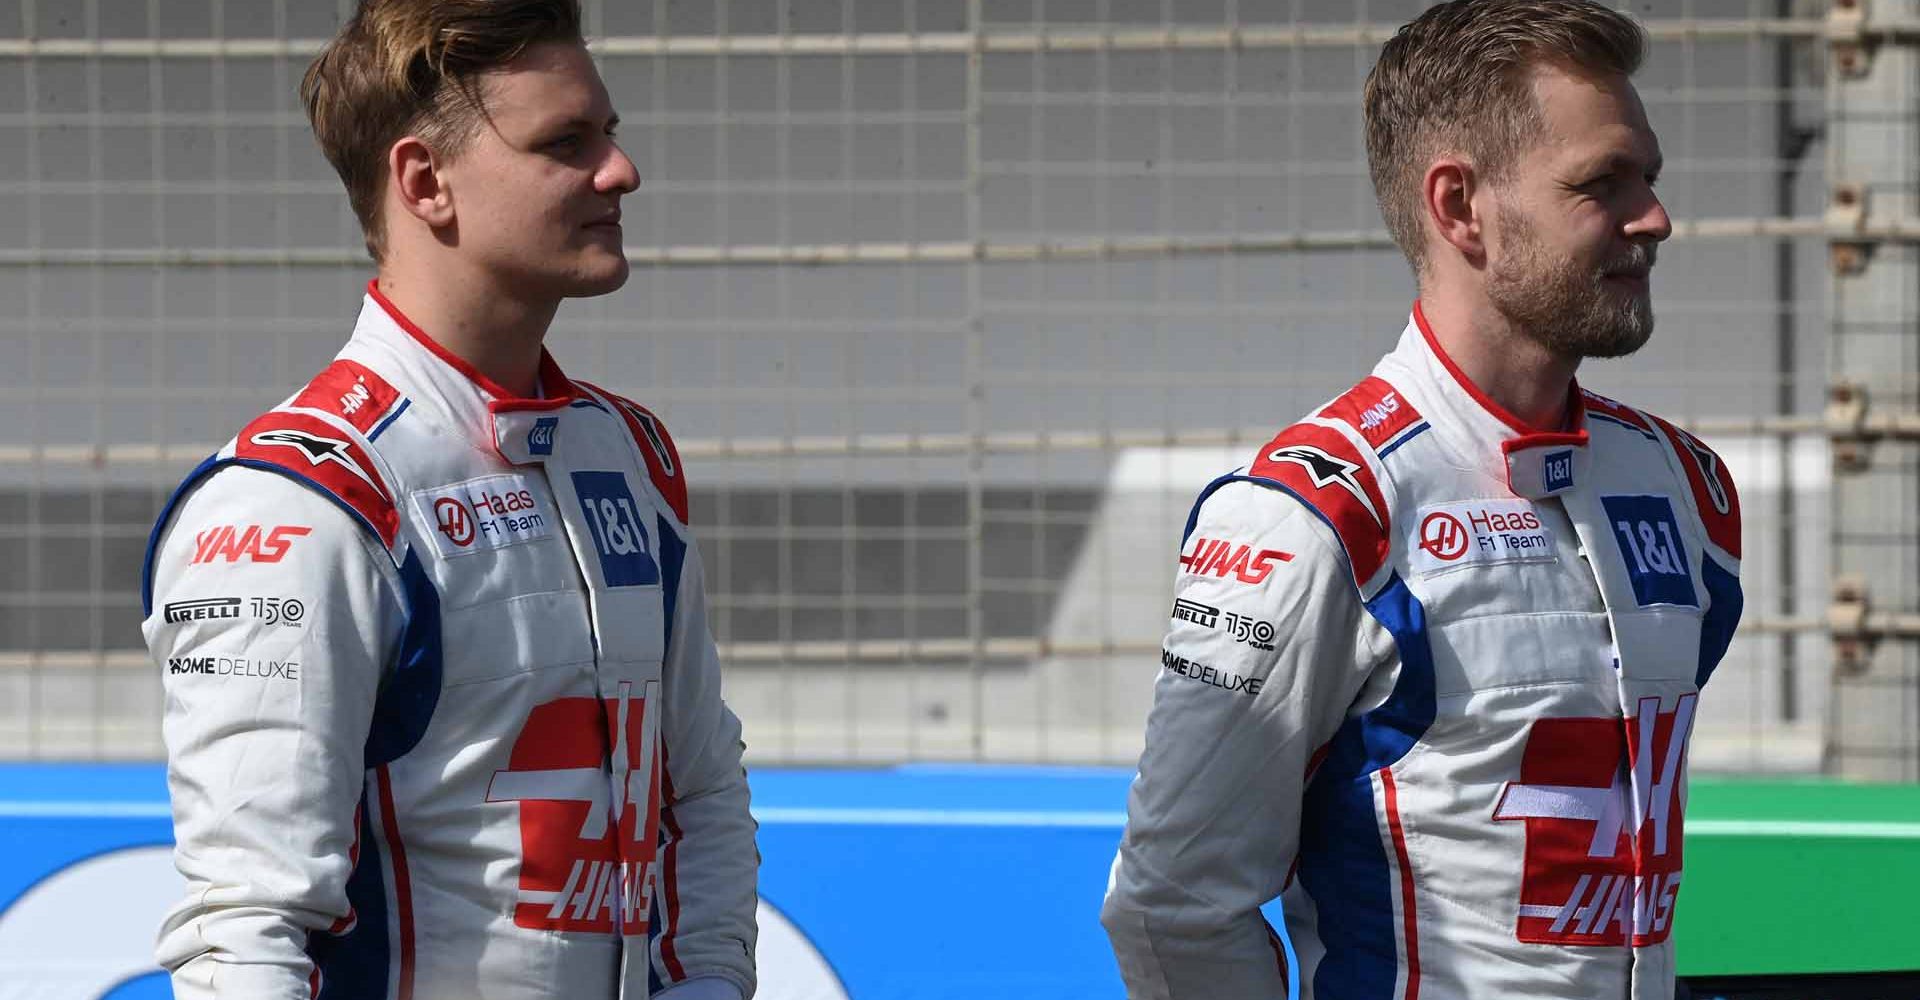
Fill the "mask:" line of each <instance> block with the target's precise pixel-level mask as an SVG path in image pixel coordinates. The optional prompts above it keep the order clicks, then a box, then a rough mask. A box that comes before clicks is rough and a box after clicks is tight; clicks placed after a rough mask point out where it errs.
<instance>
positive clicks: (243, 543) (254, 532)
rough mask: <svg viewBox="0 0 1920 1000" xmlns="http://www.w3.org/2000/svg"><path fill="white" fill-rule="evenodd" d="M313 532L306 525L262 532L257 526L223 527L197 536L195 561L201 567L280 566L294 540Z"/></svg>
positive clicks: (283, 526)
mask: <svg viewBox="0 0 1920 1000" xmlns="http://www.w3.org/2000/svg"><path fill="white" fill-rule="evenodd" d="M312 533H313V529H312V528H309V527H305V526H303V525H286V524H283V525H280V526H278V527H275V528H272V529H270V530H268V531H266V532H264V533H263V532H262V530H261V528H260V526H259V525H257V524H249V525H247V526H246V527H245V528H239V529H237V528H235V527H234V526H233V525H231V524H222V525H219V526H217V527H212V528H208V529H206V530H205V531H202V532H200V533H198V534H196V535H194V536H193V561H192V562H191V563H189V565H193V566H198V565H200V564H202V563H210V562H214V561H216V560H217V561H221V562H229V563H237V562H243V561H244V562H257V563H277V562H279V561H280V560H282V559H284V558H286V555H287V550H288V549H289V548H292V547H293V540H294V539H296V538H300V537H303V536H305V535H309V534H312Z"/></svg>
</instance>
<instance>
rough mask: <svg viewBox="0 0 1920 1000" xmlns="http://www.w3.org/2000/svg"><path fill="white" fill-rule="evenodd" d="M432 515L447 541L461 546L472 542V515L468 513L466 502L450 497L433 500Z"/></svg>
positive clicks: (463, 546)
mask: <svg viewBox="0 0 1920 1000" xmlns="http://www.w3.org/2000/svg"><path fill="white" fill-rule="evenodd" d="M433 516H434V520H435V521H437V522H439V523H438V525H437V526H438V527H439V529H440V533H441V534H443V535H445V536H447V541H449V542H452V543H453V544H455V545H458V546H460V547H461V548H466V547H467V546H469V545H472V544H473V515H472V514H471V513H468V511H467V505H466V504H463V503H461V502H460V501H458V500H455V499H454V498H452V497H441V498H440V499H438V500H435V501H434V502H433Z"/></svg>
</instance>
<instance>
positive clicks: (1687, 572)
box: [1600, 495, 1700, 608]
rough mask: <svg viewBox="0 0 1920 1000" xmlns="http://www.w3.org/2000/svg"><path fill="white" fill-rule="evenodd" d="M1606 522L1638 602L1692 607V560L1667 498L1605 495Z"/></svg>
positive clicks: (1696, 601) (1694, 603)
mask: <svg viewBox="0 0 1920 1000" xmlns="http://www.w3.org/2000/svg"><path fill="white" fill-rule="evenodd" d="M1600 503H1601V505H1602V506H1604V507H1605V508H1606V512H1607V522H1608V524H1609V525H1611V526H1612V528H1613V532H1614V535H1615V536H1616V537H1617V538H1618V539H1619V540H1620V557H1621V558H1622V559H1623V560H1625V562H1626V567H1627V576H1628V577H1629V578H1630V579H1631V580H1632V581H1633V596H1634V598H1635V599H1637V600H1638V601H1639V602H1640V605H1641V606H1642V607H1645V606H1646V605H1649V604H1677V605H1680V606H1682V607H1689V608H1697V607H1699V606H1700V599H1699V598H1698V597H1697V596H1696V595H1695V594H1694V591H1693V571H1692V564H1691V563H1690V562H1688V560H1687V548H1686V544H1685V543H1684V542H1683V541H1682V540H1681V538H1680V525H1679V522H1677V521H1675V520H1674V517H1673V501H1672V500H1670V499H1668V498H1667V497H1664V496H1646V495H1640V496H1605V497H1601V498H1600Z"/></svg>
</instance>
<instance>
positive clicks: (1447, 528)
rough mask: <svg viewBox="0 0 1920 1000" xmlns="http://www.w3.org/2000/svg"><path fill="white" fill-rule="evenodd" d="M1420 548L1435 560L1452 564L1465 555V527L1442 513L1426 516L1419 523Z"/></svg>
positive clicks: (1456, 519)
mask: <svg viewBox="0 0 1920 1000" xmlns="http://www.w3.org/2000/svg"><path fill="white" fill-rule="evenodd" d="M1420 547H1421V548H1422V549H1424V550H1426V551H1427V552H1428V553H1430V554H1431V555H1432V556H1433V557H1434V558H1435V559H1444V560H1446V561H1447V562H1452V561H1454V560H1455V559H1458V558H1460V557H1461V556H1463V555H1466V554H1467V528H1466V525H1463V524H1461V523H1460V519H1459V518H1457V517H1454V516H1453V515H1452V514H1448V513H1446V512H1444V511H1436V512H1434V513H1432V514H1428V515H1427V517H1426V520H1423V521H1421V522H1420Z"/></svg>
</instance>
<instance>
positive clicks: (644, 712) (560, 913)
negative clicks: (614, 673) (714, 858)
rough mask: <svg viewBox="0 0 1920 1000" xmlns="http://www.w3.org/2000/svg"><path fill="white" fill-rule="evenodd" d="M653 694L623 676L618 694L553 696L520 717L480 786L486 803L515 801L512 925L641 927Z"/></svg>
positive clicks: (651, 876) (649, 845)
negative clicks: (508, 748) (500, 760)
mask: <svg viewBox="0 0 1920 1000" xmlns="http://www.w3.org/2000/svg"><path fill="white" fill-rule="evenodd" d="M659 693H660V682H659V681H648V682H646V685H645V688H644V691H643V693H642V694H641V696H639V697H635V696H634V695H633V684H632V682H627V681H623V682H621V684H620V695H619V697H618V698H609V699H606V700H605V701H602V700H600V699H596V698H559V699H555V700H554V701H550V702H547V703H546V704H544V705H541V706H539V707H537V708H535V709H534V710H533V711H532V712H531V713H530V714H529V715H528V716H527V721H526V725H524V726H522V727H521V729H520V735H519V736H518V737H517V738H516V739H515V740H514V743H513V751H512V753H511V755H510V756H509V758H508V764H507V767H506V768H504V769H502V770H499V771H495V772H494V774H493V781H492V782H491V783H490V784H489V786H488V788H487V801H488V802H517V803H519V808H520V852H521V863H520V887H519V896H518V901H517V903H516V905H515V906H514V910H513V922H514V923H515V924H517V925H519V926H521V927H529V928H536V929H541V930H551V931H562V932H584V933H594V934H610V933H622V934H628V935H641V936H644V935H645V934H646V933H647V914H648V907H649V905H650V901H651V900H652V898H653V884H654V880H655V878H656V877H657V876H658V870H657V866H656V862H655V854H656V852H657V851H658V849H659V842H660V797H659V788H660V764H661V758H660V755H659V753H658V747H659V743H660V708H659V702H658V700H657V699H658V697H659ZM607 747H611V748H612V752H611V754H609V753H607V751H606V750H605V748H607ZM609 764H611V765H612V775H611V778H612V780H611V781H609V775H608V766H609Z"/></svg>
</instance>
